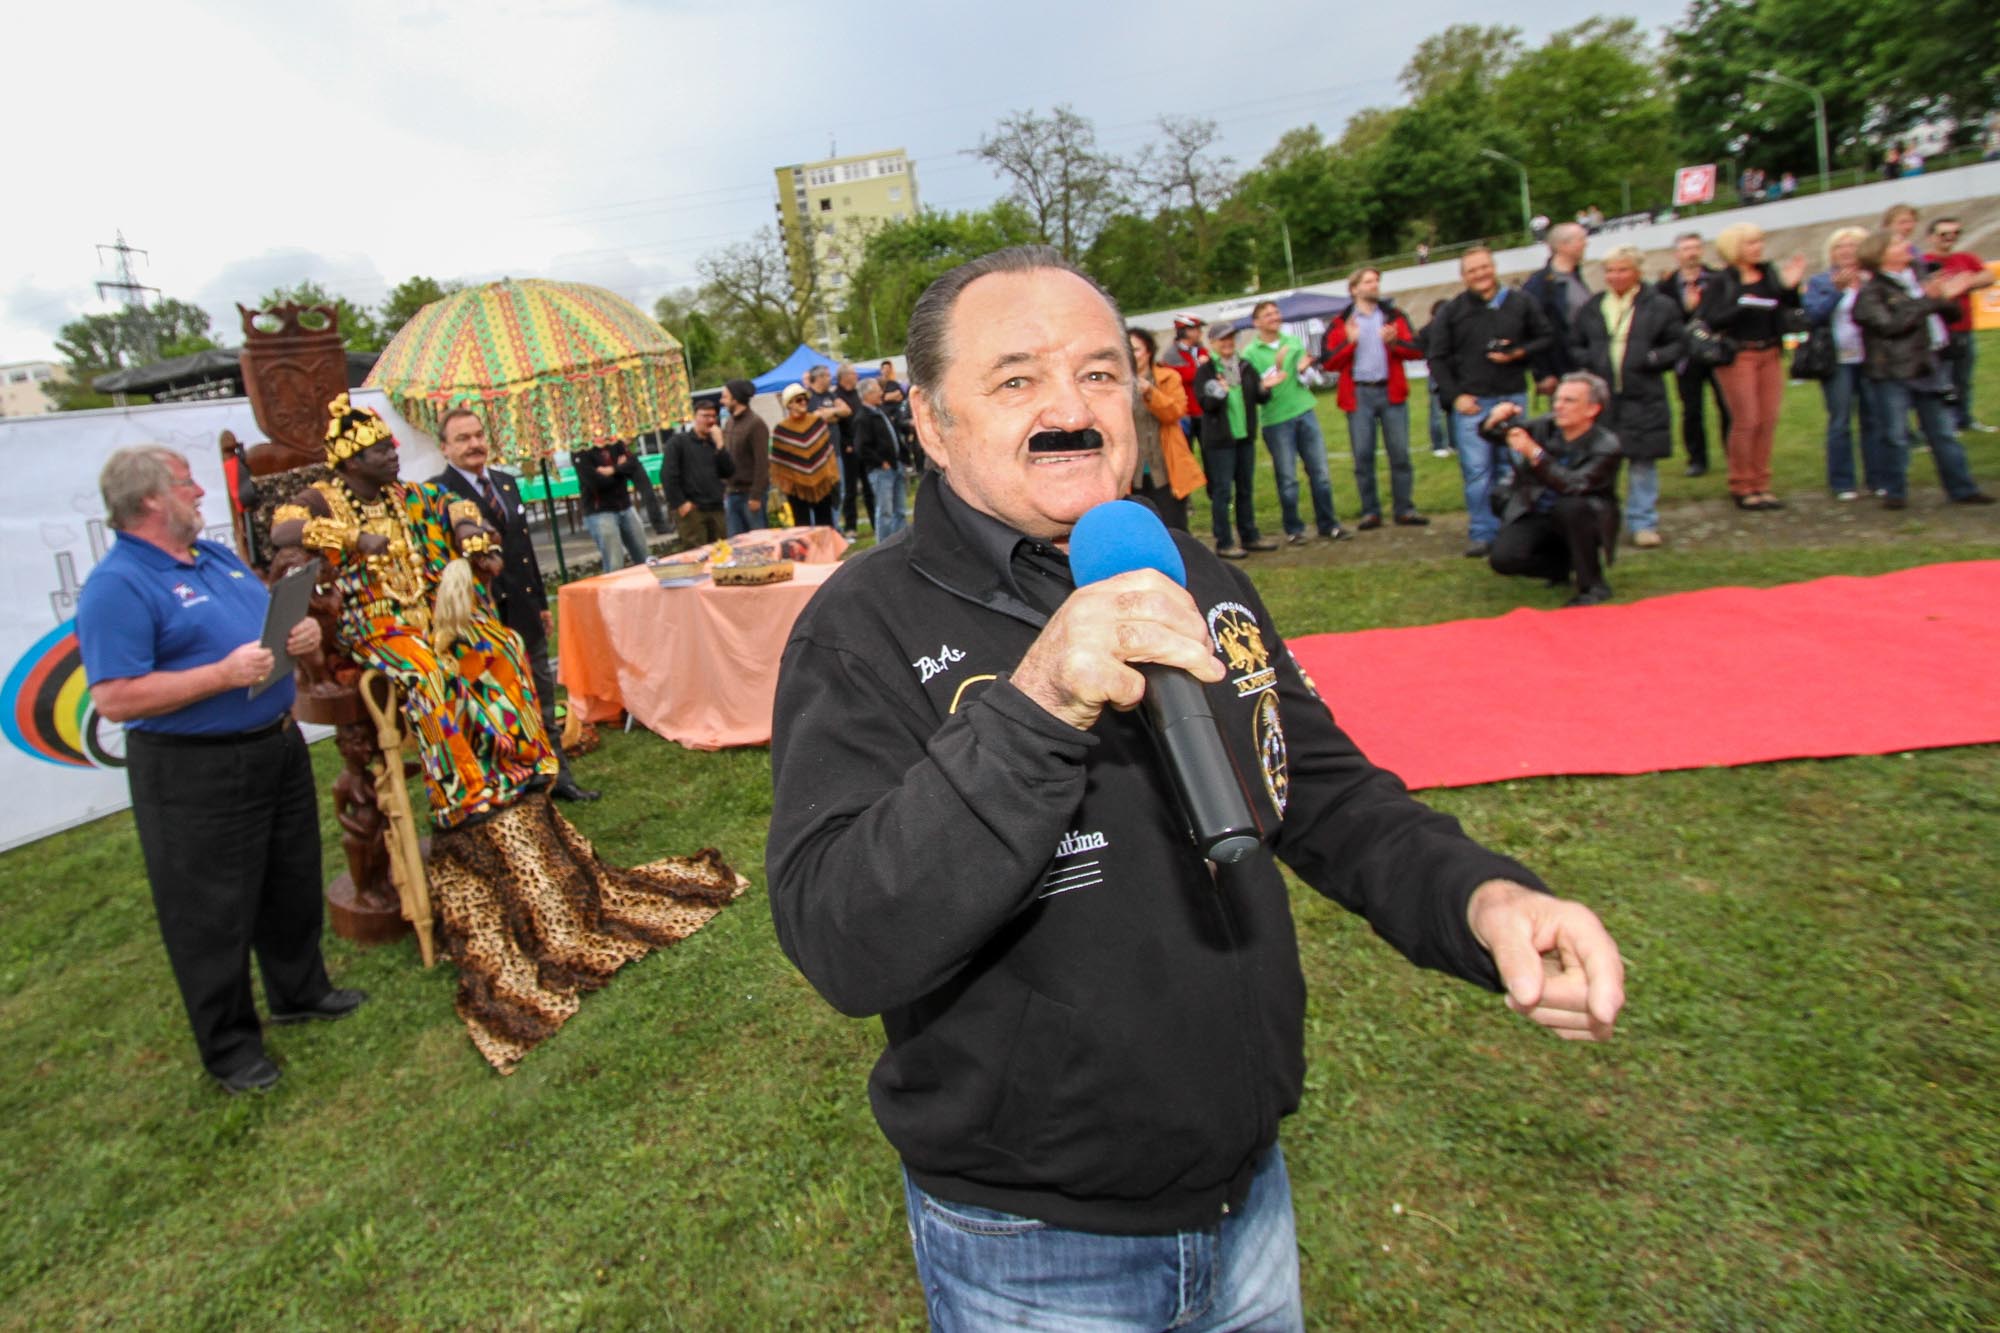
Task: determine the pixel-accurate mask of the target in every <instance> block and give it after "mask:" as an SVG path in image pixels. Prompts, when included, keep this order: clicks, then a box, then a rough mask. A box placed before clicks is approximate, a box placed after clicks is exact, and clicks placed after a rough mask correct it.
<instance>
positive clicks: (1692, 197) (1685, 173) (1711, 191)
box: [1674, 162, 1715, 208]
mask: <svg viewBox="0 0 2000 1333" xmlns="http://www.w3.org/2000/svg"><path fill="white" fill-rule="evenodd" d="M1713 198H1715V163H1713V162H1710V163H1708V164H1707V165H1706V166H1700V167H1682V168H1681V169H1680V170H1679V171H1676V172H1675V173H1674V207H1675V208H1685V207H1687V206H1688V205H1689V204H1705V203H1707V202H1708V201H1709V200H1711V199H1713Z"/></svg>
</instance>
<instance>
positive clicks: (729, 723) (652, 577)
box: [557, 528, 847, 750]
mask: <svg viewBox="0 0 2000 1333" xmlns="http://www.w3.org/2000/svg"><path fill="white" fill-rule="evenodd" d="M776 535H777V536H780V537H784V536H793V537H799V538H803V539H804V540H805V541H806V542H807V558H808V559H810V560H817V561H832V560H836V559H837V558H838V556H839V554H840V552H841V551H842V550H844V549H845V548H846V545H847V543H846V542H845V541H844V540H842V538H841V536H840V534H839V533H837V532H834V531H833V530H832V529H830V528H802V529H794V530H791V531H790V532H786V533H779V534H776ZM748 544H749V543H745V542H738V543H737V545H738V546H744V545H748ZM794 568H795V571H796V572H795V575H794V577H793V578H792V580H791V581H790V582H788V583H773V584H767V585H765V586H762V587H754V588H718V587H716V586H715V585H714V584H713V583H700V584H697V585H695V586H693V587H689V588H662V587H661V586H660V583H659V577H658V575H657V574H656V573H655V572H654V571H653V570H652V569H642V568H640V567H638V566H636V565H635V566H633V567H631V568H629V569H621V570H619V571H618V572H617V573H615V574H602V575H599V576H598V577H596V578H593V579H583V580H580V581H578V582H576V583H570V584H565V585H564V586H563V588H562V589H561V590H560V591H559V592H558V593H557V597H558V604H559V605H560V607H561V611H562V614H561V616H560V618H559V621H558V624H557V658H558V666H557V675H558V677H559V678H560V679H561V681H562V683H563V685H564V687H565V688H567V689H568V690H569V699H570V707H572V708H575V709H578V710H579V711H580V713H581V715H582V716H583V717H584V718H586V719H588V720H589V721H592V722H602V721H606V720H608V719H610V718H615V717H617V716H618V714H619V712H620V711H621V710H623V711H627V712H630V713H631V714H632V716H633V717H634V718H636V719H637V720H638V721H640V722H641V723H643V724H645V726H647V727H648V728H649V729H651V730H653V731H656V732H658V733H659V734H660V735H662V736H665V737H667V738H668V739H669V740H675V741H679V742H680V743H681V744H682V745H685V746H687V747H689V748H690V749H695V750H719V749H721V748H722V747H724V746H727V745H763V744H766V743H768V742H769V741H770V739H771V707H772V703H773V701H774V700H775V699H776V698H777V693H778V659H779V658H780V656H782V655H783V653H784V650H785V639H786V637H787V636H789V635H790V634H791V632H792V622H793V621H795V620H797V619H798V617H799V612H801V611H802V610H804V609H805V605H806V602H807V601H808V600H810V599H811V597H812V595H813V593H814V592H816V591H817V590H818V588H819V585H820V584H822V583H824V582H825V581H826V580H827V578H828V577H829V576H831V575H832V573H833V571H834V570H835V569H836V568H837V565H835V564H832V563H815V564H805V563H800V564H797V565H796V566H795V567H794Z"/></svg>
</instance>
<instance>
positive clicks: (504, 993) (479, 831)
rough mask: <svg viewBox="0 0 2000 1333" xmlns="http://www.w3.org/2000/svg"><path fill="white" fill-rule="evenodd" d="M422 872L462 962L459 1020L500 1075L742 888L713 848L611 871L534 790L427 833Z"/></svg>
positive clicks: (453, 953)
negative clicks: (603, 989)
mask: <svg viewBox="0 0 2000 1333" xmlns="http://www.w3.org/2000/svg"><path fill="white" fill-rule="evenodd" d="M429 869H430V878H431V897H432V901H433V903H434V904H435V905H436V908H437V912H438V915H439V918H440V921H441V924H442V926H443V935H444V945H445V952H446V953H447V954H449V955H450V957H451V960H452V962H454V963H455V964H457V966H458V997H457V1000H456V1004H455V1007H456V1009H457V1010H458V1016H459V1017H460V1018H461V1019H462V1020H464V1023H465V1027H466V1032H467V1033H468V1034H469V1035H470V1036H471V1038H472V1044H473V1045H474V1046H476V1047H478V1048H479V1053H480V1054H481V1055H482V1056H484V1057H486V1061H487V1063H488V1064H491V1065H492V1066H493V1067H494V1068H495V1069H497V1070H499V1071H500V1072H501V1073H502V1074H511V1073H513V1072H514V1067H515V1066H516V1065H517V1064H519V1063H520V1061H521V1058H522V1057H523V1056H525V1055H526V1054H527V1053H528V1052H529V1051H531V1050H533V1049H534V1048H535V1046H537V1045H538V1044H540V1043H541V1042H542V1041H544V1040H546V1039H547V1038H549V1037H551V1036H553V1035H554V1034H555V1032H556V1030H557V1029H558V1028H560V1027H561V1026H562V1025H563V1024H564V1023H565V1022H567V1021H568V1019H569V1017H570V1015H571V1014H574V1013H575V1012H576V1011H577V1007H578V1006H579V1005H580V1004H581V1003H582V1002H583V995H584V993H585V992H587V991H593V990H596V989H597V988H598V987H600V986H602V985H604V983H605V982H607V981H609V980H610V979H611V974H612V973H614V972H616V971H617V970H618V969H619V968H621V967H623V966H624V965H625V964H627V963H629V962H631V961H633V960H634V959H636V958H643V957H644V956H645V955H646V954H648V953H650V952H652V950H653V949H655V948H657V947H658V946H660V945H665V944H672V943H674V942H675V941H676V940H682V939H686V938H687V937H688V936H689V935H692V934H694V932H695V931H697V930H699V929H701V927H702V926H703V925H705V924H706V923H707V922H708V920H709V919H710V918H711V917H713V916H714V915H715V914H716V913H717V912H719V911H721V910H722V908H723V907H724V906H726V905H727V904H728V903H729V902H730V901H731V900H732V899H734V898H735V897H736V896H737V895H738V894H740V893H742V892H743V889H744V887H745V886H746V884H747V881H746V880H744V879H742V878H741V877H740V876H738V875H737V874H736V873H735V872H734V871H732V870H731V869H730V868H729V867H728V866H726V865H724V864H723V862H722V856H721V854H720V853H718V852H716V851H715V850H714V849H713V848H707V849H704V850H702V851H700V852H697V853H696V854H695V855H693V856H688V857H668V858H666V859H665V860H661V861H654V862H651V863H649V864H647V865H643V866H636V867H633V868H632V869H629V870H628V869H621V868H619V867H617V866H613V865H608V864H606V863H605V861H604V860H603V858H601V857H599V856H598V855H597V853H596V851H595V850H594V849H593V848H592V847H591V845H590V841H589V840H588V839H587V838H585V837H584V836H583V835H582V834H581V833H579V832H577V831H576V829H575V828H574V827H573V826H572V825H571V824H570V823H569V821H568V820H566V819H564V818H563V817H562V816H561V815H560V814H558V813H557V812H556V809H555V806H554V805H553V803H551V802H550V800H549V799H548V797H547V796H545V795H541V794H535V795H531V796H528V797H526V798H524V799H522V800H521V801H519V802H517V803H515V804H514V805H512V806H510V807H508V808H507V809H506V810H504V811H502V812H501V813H499V814H498V815H495V816H494V817H493V818H491V819H486V820H481V821H479V822H477V823H473V824H469V825H466V826H463V827H459V828H453V829H445V830H440V831H438V832H436V833H434V835H433V836H432V839H431V859H430V866H429Z"/></svg>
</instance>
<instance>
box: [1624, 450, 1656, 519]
mask: <svg viewBox="0 0 2000 1333" xmlns="http://www.w3.org/2000/svg"><path fill="white" fill-rule="evenodd" d="M1625 476H1626V485H1627V486H1629V487H1630V488H1631V489H1629V490H1627V491H1626V492H1625V531H1627V532H1630V533H1634V534H1637V533H1641V532H1651V531H1653V530H1654V529H1655V528H1657V527H1659V526H1660V460H1659V459H1657V458H1628V459H1627V460H1625Z"/></svg>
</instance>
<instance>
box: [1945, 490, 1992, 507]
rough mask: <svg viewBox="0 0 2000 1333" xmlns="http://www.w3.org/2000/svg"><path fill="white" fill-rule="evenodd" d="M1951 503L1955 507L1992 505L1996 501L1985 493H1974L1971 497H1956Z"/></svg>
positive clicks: (1953, 497) (1952, 498)
mask: <svg viewBox="0 0 2000 1333" xmlns="http://www.w3.org/2000/svg"><path fill="white" fill-rule="evenodd" d="M1951 502H1952V503H1953V504H1955V505H1990V504H1992V503H1993V502H1994V501H1993V497H1992V496H1990V495H1988V494H1987V493H1986V492H1985V491H1974V492H1973V493H1972V494H1970V495H1954V496H1952V497H1951Z"/></svg>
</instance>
